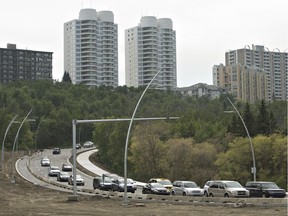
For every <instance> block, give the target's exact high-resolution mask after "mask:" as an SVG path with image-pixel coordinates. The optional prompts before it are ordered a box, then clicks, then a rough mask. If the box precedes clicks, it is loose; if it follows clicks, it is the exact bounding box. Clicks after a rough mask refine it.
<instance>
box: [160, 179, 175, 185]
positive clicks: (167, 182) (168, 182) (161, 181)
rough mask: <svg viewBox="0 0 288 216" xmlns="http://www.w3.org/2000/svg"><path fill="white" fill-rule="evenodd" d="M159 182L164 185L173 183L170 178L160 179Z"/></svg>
mask: <svg viewBox="0 0 288 216" xmlns="http://www.w3.org/2000/svg"><path fill="white" fill-rule="evenodd" d="M158 182H159V183H160V184H162V185H172V183H171V182H170V181H169V180H160V181H158Z"/></svg>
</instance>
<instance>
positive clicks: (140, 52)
mask: <svg viewBox="0 0 288 216" xmlns="http://www.w3.org/2000/svg"><path fill="white" fill-rule="evenodd" d="M159 70H160V72H159V74H158V76H157V77H156V78H155V80H154V82H153V83H152V85H153V86H154V87H155V88H158V89H172V90H176V88H177V71H176V33H175V31H174V30H173V23H172V20H171V19H169V18H160V19H157V18H156V17H154V16H145V17H142V18H141V20H140V23H139V24H138V26H136V27H133V28H129V29H126V30H125V82H126V85H127V86H128V87H129V86H134V87H139V86H147V85H148V83H149V82H150V81H151V79H152V78H153V77H154V76H155V74H156V73H157V72H158V71H159Z"/></svg>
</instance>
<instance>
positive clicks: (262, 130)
mask: <svg viewBox="0 0 288 216" xmlns="http://www.w3.org/2000/svg"><path fill="white" fill-rule="evenodd" d="M269 133H270V120H269V113H268V111H267V106H266V103H265V101H264V100H261V103H260V105H259V112H258V117H257V134H266V135H268V134H269Z"/></svg>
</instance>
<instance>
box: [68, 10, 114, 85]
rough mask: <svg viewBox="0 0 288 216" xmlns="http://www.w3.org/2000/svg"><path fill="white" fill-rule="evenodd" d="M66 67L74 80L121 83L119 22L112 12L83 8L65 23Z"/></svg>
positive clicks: (91, 82)
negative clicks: (77, 16)
mask: <svg viewBox="0 0 288 216" xmlns="http://www.w3.org/2000/svg"><path fill="white" fill-rule="evenodd" d="M64 70H65V71H66V72H68V73H69V74H70V77H71V80H72V83H74V84H78V83H84V84H85V85H88V86H100V85H107V86H113V87H116V86H118V25H117V24H115V23H114V14H113V13H112V12H111V11H98V12H96V10H95V9H82V10H80V13H79V19H74V20H71V21H69V22H66V23H65V24H64Z"/></svg>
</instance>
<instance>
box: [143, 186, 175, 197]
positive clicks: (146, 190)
mask: <svg viewBox="0 0 288 216" xmlns="http://www.w3.org/2000/svg"><path fill="white" fill-rule="evenodd" d="M142 193H143V194H157V195H170V190H168V189H167V188H165V187H164V186H163V185H162V184H160V183H148V184H146V185H145V186H144V187H143V188H142Z"/></svg>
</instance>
